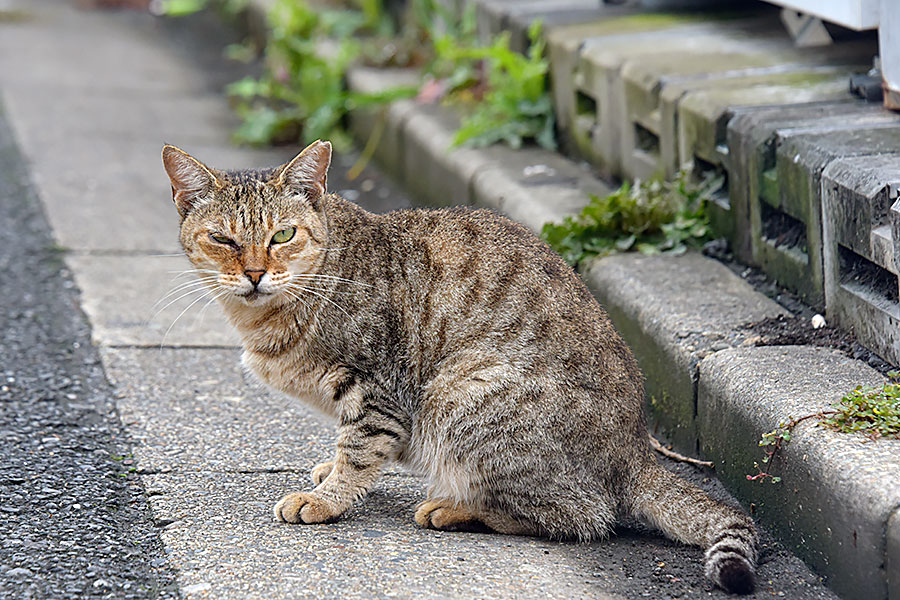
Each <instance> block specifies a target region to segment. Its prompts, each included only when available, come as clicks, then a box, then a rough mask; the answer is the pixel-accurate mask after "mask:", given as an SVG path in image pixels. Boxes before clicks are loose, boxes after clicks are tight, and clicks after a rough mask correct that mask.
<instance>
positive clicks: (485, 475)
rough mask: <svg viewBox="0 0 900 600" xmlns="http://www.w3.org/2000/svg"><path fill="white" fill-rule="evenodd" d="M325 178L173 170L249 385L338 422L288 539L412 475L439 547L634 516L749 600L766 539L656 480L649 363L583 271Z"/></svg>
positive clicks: (317, 159) (318, 147)
mask: <svg viewBox="0 0 900 600" xmlns="http://www.w3.org/2000/svg"><path fill="white" fill-rule="evenodd" d="M329 160H330V146H329V145H328V144H327V143H316V144H313V145H312V146H310V147H309V148H307V149H306V150H304V152H303V153H301V154H300V155H299V156H298V157H297V158H295V159H294V160H293V161H292V162H291V163H288V164H287V165H285V166H282V167H279V168H276V169H271V170H267V171H241V172H234V173H226V172H222V171H216V170H214V169H210V168H207V167H205V166H203V165H202V164H201V163H199V162H197V161H196V160H195V159H193V158H191V157H189V156H188V155H186V154H184V153H183V152H182V151H180V150H178V149H177V148H174V147H171V146H169V147H167V148H166V149H165V150H164V163H165V165H166V167H167V170H168V172H169V176H170V179H171V181H172V187H173V196H174V198H175V201H176V205H177V206H178V210H179V212H180V214H181V215H182V227H181V240H182V245H183V246H184V249H185V252H186V254H187V256H188V257H189V258H190V259H191V260H192V261H193V263H194V264H195V265H196V267H197V268H198V269H200V270H201V271H200V273H201V276H202V277H205V279H204V281H205V283H206V284H207V286H208V287H209V288H210V290H211V293H215V294H217V296H216V297H217V298H218V299H219V301H220V302H221V304H222V306H223V308H224V310H225V313H226V315H227V316H228V318H229V320H230V321H231V323H232V324H233V325H234V326H235V327H236V328H237V330H238V331H239V333H240V334H241V336H242V338H243V343H244V354H243V361H244V364H245V365H246V366H247V368H249V369H250V370H251V371H253V372H254V373H255V374H256V375H257V376H258V377H259V378H260V379H261V380H262V381H264V382H266V383H267V384H269V385H270V386H272V387H274V388H276V389H278V390H281V391H283V392H285V393H287V394H290V395H292V396H294V397H297V398H302V399H304V400H305V401H307V402H308V403H309V404H310V405H312V406H314V407H315V408H317V409H318V410H320V411H321V412H322V413H324V414H325V415H328V416H330V417H331V418H333V419H334V420H335V421H337V423H338V442H337V448H336V451H335V455H334V459H333V460H331V461H329V462H326V463H323V464H321V465H318V466H316V468H315V469H313V472H312V478H313V482H314V484H315V488H314V489H313V490H311V491H307V492H294V493H292V494H288V495H287V496H285V498H283V499H282V500H281V501H280V502H279V503H278V504H277V505H276V506H275V514H276V516H277V518H278V519H280V520H282V521H286V522H290V523H301V522H302V523H320V522H325V521H330V520H333V519H337V518H339V517H340V515H341V514H343V513H344V512H345V511H346V510H347V509H348V508H349V507H350V506H351V505H352V504H353V503H354V502H355V501H357V500H359V499H360V498H362V497H363V496H364V495H365V494H366V493H367V492H368V490H369V489H370V488H371V486H372V485H373V484H374V482H375V481H376V479H377V478H378V476H379V474H380V473H381V470H382V468H383V467H384V465H385V464H386V463H389V462H399V463H401V464H403V465H406V466H407V467H409V468H410V469H413V470H415V471H418V472H420V473H422V474H423V475H424V476H425V477H426V479H427V481H428V490H427V497H426V500H425V502H423V503H422V504H420V505H419V506H418V507H417V509H416V512H415V515H414V517H415V520H416V522H417V523H419V524H420V525H422V526H423V527H432V528H437V529H448V530H453V529H474V530H483V529H485V528H486V529H490V530H493V531H499V532H503V533H510V534H525V535H543V536H549V537H553V538H575V539H580V540H591V539H598V538H602V537H604V536H606V535H607V534H608V533H609V531H610V528H611V526H612V524H613V523H614V522H615V520H616V519H617V518H618V517H620V516H623V515H635V516H637V517H640V518H642V519H644V520H645V521H647V522H648V523H650V524H652V525H654V526H656V527H658V528H659V529H661V530H662V531H663V532H664V533H665V534H666V535H668V536H669V537H671V538H674V539H676V540H680V541H682V542H685V543H688V544H695V545H698V546H701V547H703V548H706V549H707V562H706V564H707V566H706V572H707V575H708V577H709V578H710V579H711V580H712V581H714V582H715V583H716V584H718V585H720V586H721V587H723V588H725V589H727V590H730V591H734V592H740V593H746V592H749V591H750V590H751V589H752V587H753V569H754V564H755V560H756V532H755V529H754V526H753V523H752V521H751V520H750V519H749V518H748V517H746V516H745V515H744V514H743V513H741V512H740V511H737V510H735V509H733V508H730V507H727V506H724V505H722V504H721V503H718V502H716V501H714V500H712V499H710V498H709V497H708V496H706V494H704V493H703V492H702V491H700V490H699V489H697V488H695V487H693V486H691V485H689V484H688V483H686V482H684V481H683V480H681V479H679V478H677V477H675V476H673V475H671V474H670V473H669V472H668V471H666V470H665V469H662V468H661V467H660V466H659V465H658V464H657V462H656V461H655V458H654V457H653V456H652V454H651V452H650V449H649V445H648V443H647V431H646V423H645V420H644V416H643V412H642V403H643V381H642V378H641V374H640V372H639V370H638V367H637V364H636V362H635V360H634V357H633V356H632V354H631V352H630V350H629V349H628V347H627V346H626V345H625V343H624V342H623V341H622V339H621V338H620V337H619V335H618V334H617V333H616V331H615V330H614V329H613V326H612V324H611V323H610V320H609V318H608V317H607V315H606V313H605V312H604V311H603V309H602V308H601V307H600V306H599V305H598V304H597V302H596V300H595V299H594V298H593V296H592V295H591V294H590V292H589V291H588V290H587V289H586V288H585V286H584V285H583V284H582V282H581V281H580V279H579V278H578V276H577V275H576V274H575V273H574V272H573V271H572V269H570V268H569V267H568V266H567V265H566V264H565V263H564V262H563V261H562V260H561V259H560V257H559V256H557V255H556V254H555V253H554V252H553V251H552V250H550V249H549V248H548V247H547V246H546V245H545V244H543V243H542V242H541V241H540V240H538V239H537V238H536V237H535V236H534V235H533V234H532V233H530V232H529V231H528V230H526V229H525V228H524V227H522V226H520V225H518V224H516V223H513V222H511V221H509V220H507V219H505V218H503V217H500V216H498V215H496V214H494V213H491V212H489V211H484V210H469V209H463V208H455V209H446V210H433V211H427V210H404V211H396V212H393V213H389V214H386V215H373V214H370V213H367V212H366V211H364V210H362V209H360V208H359V207H357V206H355V205H353V204H351V203H349V202H346V201H344V200H342V199H341V198H339V197H337V196H334V195H330V194H327V193H325V191H324V190H325V173H326V171H327V167H328V161H329ZM286 228H293V229H294V230H295V233H294V235H293V237H291V239H290V240H288V241H286V242H284V243H280V244H275V243H272V242H271V241H270V240H271V239H272V236H273V234H274V233H275V232H277V231H280V230H284V229H286ZM213 234H214V235H213ZM216 239H218V240H219V241H216ZM260 271H264V272H265V273H264V274H263V275H261V276H260V275H259V273H260ZM247 272H251V273H255V274H256V275H255V277H256V278H257V279H258V283H257V284H255V285H254V284H253V280H252V278H251V277H250V275H249V274H247Z"/></svg>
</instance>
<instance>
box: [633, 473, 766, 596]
mask: <svg viewBox="0 0 900 600" xmlns="http://www.w3.org/2000/svg"><path fill="white" fill-rule="evenodd" d="M651 460H652V459H651ZM632 490H633V491H632V498H631V506H632V512H633V513H634V515H635V516H636V517H638V518H641V519H644V520H646V521H648V522H649V523H650V524H652V525H654V526H655V527H658V528H659V529H661V530H662V531H663V533H665V534H666V535H667V536H669V537H670V538H672V539H675V540H678V541H681V542H684V543H686V544H692V545H695V546H700V547H701V548H704V549H706V568H705V571H706V576H707V577H708V578H709V579H710V580H712V581H713V582H714V583H715V584H716V585H718V586H719V587H721V588H722V589H724V590H726V591H728V592H731V593H733V594H749V593H751V592H752V591H753V587H754V575H755V567H756V545H757V533H756V527H755V526H754V525H753V521H752V520H751V519H750V517H748V516H747V515H745V514H744V513H743V512H741V511H739V510H737V509H734V508H732V507H730V506H726V505H724V504H722V503H721V502H718V501H716V500H713V499H712V498H710V497H709V496H707V495H706V493H705V492H703V491H702V490H700V489H699V488H697V487H695V486H693V485H691V484H689V483H688V482H686V481H684V480H683V479H681V478H679V477H677V476H676V475H674V474H672V473H670V472H669V471H667V470H666V469H664V468H663V467H661V466H659V465H658V464H657V463H656V462H655V461H652V463H651V464H646V465H644V468H643V469H641V470H640V472H639V473H636V474H635V481H634V487H633V488H632Z"/></svg>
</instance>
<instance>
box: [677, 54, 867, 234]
mask: <svg viewBox="0 0 900 600" xmlns="http://www.w3.org/2000/svg"><path fill="white" fill-rule="evenodd" d="M848 77H849V72H848V70H847V69H846V68H844V67H814V68H811V69H808V70H806V69H804V70H799V71H791V72H786V73H774V74H768V75H753V76H746V77H736V78H733V79H731V78H725V79H713V80H708V81H706V82H704V85H701V82H691V84H690V85H689V86H684V85H681V84H671V85H667V86H665V88H663V90H662V92H661V94H660V98H661V105H662V110H661V114H662V120H661V121H662V123H661V125H662V131H661V135H660V146H661V148H660V150H661V161H662V163H663V164H664V165H668V168H669V169H672V168H673V167H674V170H672V171H671V172H670V175H671V174H674V172H675V170H681V169H688V170H690V171H691V172H692V173H693V174H694V175H695V176H696V177H697V178H698V179H703V178H706V177H710V176H720V177H723V179H724V182H725V183H724V185H723V187H722V189H721V190H720V191H719V192H718V193H717V194H715V195H714V196H713V198H712V202H711V203H710V205H709V207H708V212H709V214H710V221H711V223H712V225H713V229H714V231H715V232H716V235H718V236H724V237H725V238H726V239H728V240H734V239H735V237H736V236H737V235H738V231H740V230H741V229H742V225H743V224H742V223H740V222H738V221H737V218H736V215H735V212H734V211H732V210H731V202H730V196H729V189H728V188H729V181H728V172H729V168H728V160H729V156H728V154H729V149H728V144H727V139H726V132H727V127H728V120H729V119H730V118H731V116H732V115H733V114H734V111H735V110H736V109H740V108H747V107H753V106H766V105H770V106H771V105H788V104H804V103H812V102H821V101H838V100H849V99H850V97H849V95H848V92H847V78H848ZM705 84H708V86H706V85H705Z"/></svg>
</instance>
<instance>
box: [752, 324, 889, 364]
mask: <svg viewBox="0 0 900 600" xmlns="http://www.w3.org/2000/svg"><path fill="white" fill-rule="evenodd" d="M741 329H744V330H746V331H748V332H750V336H751V337H750V338H748V341H749V342H750V343H752V344H753V345H754V346H821V347H825V348H833V349H835V350H839V351H841V352H843V353H844V354H846V355H847V356H850V357H852V358H855V359H857V360H862V361H865V362H866V363H867V364H868V365H869V366H870V367H872V368H874V369H877V370H878V371H880V372H881V373H883V374H884V373H887V372H888V371H890V370H891V369H893V367H892V366H891V365H890V364H888V363H887V362H885V361H884V360H883V359H882V358H881V357H880V356H878V355H877V354H875V353H873V352H872V351H871V350H869V349H868V348H866V347H865V346H863V345H862V344H860V343H859V342H857V341H856V338H854V337H853V335H852V334H850V333H848V332H846V331H843V330H841V329H838V328H837V327H832V326H830V325H826V326H824V327H820V328H818V329H815V328H814V327H813V326H812V322H811V320H810V319H808V318H806V317H802V316H790V317H786V316H784V315H781V316H778V317H768V318H766V319H763V320H762V321H756V322H754V323H748V324H746V325H743V326H742V327H741Z"/></svg>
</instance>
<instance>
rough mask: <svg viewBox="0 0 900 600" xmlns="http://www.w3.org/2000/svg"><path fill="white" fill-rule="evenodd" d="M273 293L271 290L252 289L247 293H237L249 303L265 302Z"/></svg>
mask: <svg viewBox="0 0 900 600" xmlns="http://www.w3.org/2000/svg"><path fill="white" fill-rule="evenodd" d="M271 295H272V294H271V293H270V292H261V291H259V290H252V291H250V292H247V293H246V294H237V297H238V298H240V299H241V300H243V301H244V302H246V303H247V304H256V303H257V302H258V301H261V302H265V301H266V300H267V299H268V298H269V296H271Z"/></svg>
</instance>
